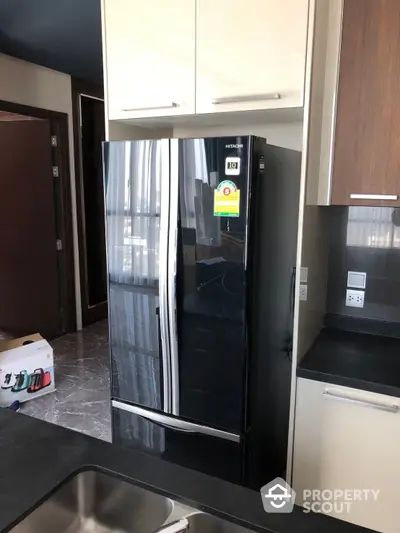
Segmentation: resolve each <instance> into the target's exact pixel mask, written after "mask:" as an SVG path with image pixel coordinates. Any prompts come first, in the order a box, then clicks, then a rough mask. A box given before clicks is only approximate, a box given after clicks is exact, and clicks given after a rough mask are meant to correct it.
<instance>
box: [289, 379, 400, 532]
mask: <svg viewBox="0 0 400 533" xmlns="http://www.w3.org/2000/svg"><path fill="white" fill-rule="evenodd" d="M297 382H298V386H297V399H296V420H295V443H294V457H293V488H294V489H295V491H296V493H297V502H298V503H299V505H301V504H302V503H303V494H304V490H306V489H311V490H312V489H319V490H324V489H328V490H335V489H342V490H344V489H350V490H352V489H361V490H362V489H373V490H375V491H379V493H378V496H377V500H376V501H375V500H374V499H373V496H372V494H371V495H370V497H369V499H363V500H362V501H354V502H353V503H352V504H351V506H350V509H349V512H346V513H344V514H341V513H335V511H334V510H333V511H332V513H328V514H331V515H332V516H335V517H336V518H339V519H342V520H346V521H349V522H353V523H355V524H359V525H362V526H364V527H368V528H371V529H373V530H377V531H385V533H386V532H388V533H391V532H393V533H394V532H395V531H397V529H398V528H397V506H398V503H397V500H398V497H397V494H398V479H399V476H400V465H399V461H398V443H399V442H400V410H399V408H400V399H399V398H392V397H390V396H386V395H381V394H375V393H370V392H365V391H360V390H356V389H352V388H349V387H338V386H336V385H331V384H327V383H321V382H317V381H312V380H307V379H298V380H297Z"/></svg>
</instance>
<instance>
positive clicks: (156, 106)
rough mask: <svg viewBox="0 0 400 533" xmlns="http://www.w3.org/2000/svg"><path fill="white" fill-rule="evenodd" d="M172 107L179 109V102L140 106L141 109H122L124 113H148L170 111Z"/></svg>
mask: <svg viewBox="0 0 400 533" xmlns="http://www.w3.org/2000/svg"><path fill="white" fill-rule="evenodd" d="M171 107H179V104H178V103H177V102H169V103H165V104H160V105H149V106H140V107H127V108H125V109H122V111H146V110H151V109H169V108H171Z"/></svg>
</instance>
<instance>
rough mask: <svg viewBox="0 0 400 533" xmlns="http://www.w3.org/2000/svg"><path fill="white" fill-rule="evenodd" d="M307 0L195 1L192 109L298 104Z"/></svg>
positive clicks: (301, 92)
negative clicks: (193, 92) (194, 65)
mask: <svg viewBox="0 0 400 533" xmlns="http://www.w3.org/2000/svg"><path fill="white" fill-rule="evenodd" d="M308 7H309V6H308V0H246V1H243V0H229V1H227V0H197V22H196V32H197V33H196V59H197V64H196V73H197V77H196V112H197V113H216V112H218V111H245V110H257V109H278V108H283V107H297V106H302V105H303V93H304V76H305V64H306V41H307V30H308Z"/></svg>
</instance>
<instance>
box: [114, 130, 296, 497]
mask: <svg viewBox="0 0 400 533" xmlns="http://www.w3.org/2000/svg"><path fill="white" fill-rule="evenodd" d="M300 163H301V154H300V153H298V152H295V151H291V150H286V149H283V148H277V147H274V146H271V145H268V144H267V141H266V140H265V139H261V138H258V137H254V136H237V137H218V138H204V139H161V140H141V141H118V142H117V141H116V142H108V143H104V179H105V201H106V225H107V259H108V285H109V288H108V290H109V327H110V355H111V398H112V431H113V442H114V443H115V444H117V445H120V446H124V447H129V448H134V449H139V450H142V451H144V452H146V453H149V454H152V455H155V456H158V457H161V458H162V459H165V460H167V461H172V462H175V463H178V464H181V465H183V466H186V467H189V468H192V469H195V470H200V471H202V472H205V473H207V474H210V475H213V476H216V477H221V478H223V479H227V480H229V481H232V482H235V483H239V484H243V485H247V486H251V487H254V488H258V487H259V486H261V484H262V483H263V482H267V481H269V480H270V479H272V478H273V477H275V476H276V475H283V474H284V470H285V464H286V453H287V432H288V420H289V399H290V379H291V378H290V376H291V342H292V319H293V298H294V277H295V268H294V267H295V262H296V241H297V219H298V203H299V183H300Z"/></svg>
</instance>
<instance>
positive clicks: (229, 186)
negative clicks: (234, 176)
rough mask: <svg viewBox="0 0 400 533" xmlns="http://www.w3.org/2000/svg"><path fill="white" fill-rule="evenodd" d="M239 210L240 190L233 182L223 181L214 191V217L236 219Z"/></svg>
mask: <svg viewBox="0 0 400 533" xmlns="http://www.w3.org/2000/svg"><path fill="white" fill-rule="evenodd" d="M239 210H240V190H239V189H237V188H236V185H235V184H234V183H233V181H230V180H224V181H221V183H220V184H219V185H218V187H217V188H216V189H215V190H214V216H215V217H238V216H239Z"/></svg>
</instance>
